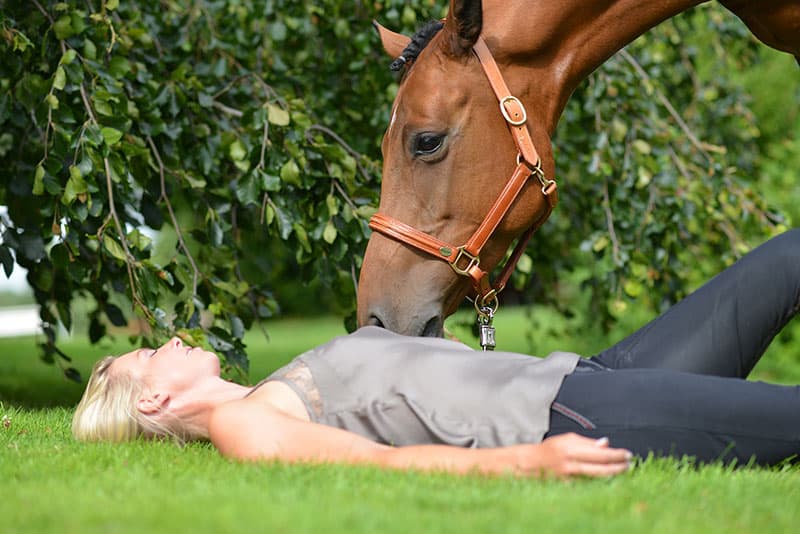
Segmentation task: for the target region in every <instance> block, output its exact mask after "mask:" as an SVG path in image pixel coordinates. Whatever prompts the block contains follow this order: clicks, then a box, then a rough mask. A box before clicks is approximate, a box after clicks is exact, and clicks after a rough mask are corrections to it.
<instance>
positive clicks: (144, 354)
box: [109, 337, 220, 393]
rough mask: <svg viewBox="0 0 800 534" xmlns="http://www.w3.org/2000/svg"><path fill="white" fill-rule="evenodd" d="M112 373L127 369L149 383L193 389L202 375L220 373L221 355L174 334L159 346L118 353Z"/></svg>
mask: <svg viewBox="0 0 800 534" xmlns="http://www.w3.org/2000/svg"><path fill="white" fill-rule="evenodd" d="M109 371H110V372H111V373H127V374H130V375H132V376H133V377H134V378H136V379H137V380H142V381H143V382H144V384H145V386H147V387H150V388H154V387H167V389H168V390H169V391H170V392H171V393H177V392H180V391H184V390H186V389H190V388H191V386H193V385H195V384H197V383H198V382H199V381H201V380H202V379H205V378H208V377H218V376H219V372H220V365H219V358H217V355H216V354H214V353H213V352H208V351H207V350H203V349H202V348H197V347H189V346H187V345H184V343H183V342H182V341H181V340H180V339H178V338H177V337H174V338H172V339H170V340H169V341H167V342H166V343H164V344H163V345H161V346H160V347H159V348H157V349H144V348H143V349H139V350H134V351H132V352H129V353H127V354H123V355H122V356H120V357H118V358H117V359H116V360H115V361H114V363H112V364H111V367H110V368H109Z"/></svg>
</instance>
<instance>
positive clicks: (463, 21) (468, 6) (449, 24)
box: [444, 0, 483, 56]
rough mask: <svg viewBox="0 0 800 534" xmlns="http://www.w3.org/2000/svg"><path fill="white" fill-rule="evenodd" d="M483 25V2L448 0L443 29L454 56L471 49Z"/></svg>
mask: <svg viewBox="0 0 800 534" xmlns="http://www.w3.org/2000/svg"><path fill="white" fill-rule="evenodd" d="M482 27H483V4H482V2H481V0H450V11H449V12H448V13H447V21H446V22H445V24H444V29H445V31H447V33H448V35H447V37H448V38H447V39H446V40H445V42H446V43H447V46H449V48H450V50H449V51H450V52H451V53H452V54H453V55H455V56H463V55H464V54H467V53H469V52H470V51H471V50H472V45H474V44H475V41H477V40H478V36H480V34H481V28H482Z"/></svg>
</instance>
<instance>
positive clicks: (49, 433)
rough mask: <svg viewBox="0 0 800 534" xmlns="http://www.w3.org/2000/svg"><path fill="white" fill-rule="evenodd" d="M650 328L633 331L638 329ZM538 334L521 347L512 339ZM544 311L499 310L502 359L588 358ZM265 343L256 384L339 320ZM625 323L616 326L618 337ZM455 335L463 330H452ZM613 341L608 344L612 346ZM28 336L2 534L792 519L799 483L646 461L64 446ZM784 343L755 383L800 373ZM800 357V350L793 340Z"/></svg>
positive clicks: (65, 416)
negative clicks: (431, 469)
mask: <svg viewBox="0 0 800 534" xmlns="http://www.w3.org/2000/svg"><path fill="white" fill-rule="evenodd" d="M643 320H644V318H641V317H640V318H639V319H638V320H637V319H633V321H634V322H641V321H643ZM531 321H532V322H533V324H535V325H536V327H537V332H543V334H542V335H537V336H536V338H535V341H534V343H533V345H534V346H533V347H532V346H531V340H529V339H527V338H526V336H525V335H521V334H520V333H521V332H524V331H526V330H527V328H523V325H526V324H530V322H531ZM568 326H569V325H568V324H564V323H563V322H562V320H560V319H557V318H555V317H553V316H551V315H550V314H548V313H546V312H544V311H542V310H538V311H536V312H534V313H533V316H528V315H527V314H526V313H524V312H522V311H520V310H517V311H512V310H503V311H502V313H501V314H500V315H499V316H498V340H499V343H500V345H501V348H504V349H508V350H532V351H533V352H535V353H537V354H545V353H546V352H549V351H550V350H555V349H557V348H569V349H573V350H579V351H582V352H593V351H595V350H598V349H599V348H601V347H602V346H604V344H607V343H608V342H609V339H608V338H606V337H605V336H602V335H600V334H597V335H591V336H585V337H584V338H582V339H580V340H576V341H575V342H574V344H571V345H570V346H569V347H566V346H564V344H563V343H560V342H559V340H558V339H557V338H555V337H554V335H553V332H559V331H563V329H564V328H568ZM267 327H268V329H269V333H270V336H271V342H269V343H268V342H267V341H266V340H265V339H264V337H263V335H261V334H260V333H257V332H254V333H252V334H250V335H249V337H248V338H247V341H248V346H249V347H250V352H251V369H252V373H251V378H252V379H253V380H257V379H258V378H261V377H262V376H263V375H264V374H266V373H267V372H269V371H270V370H272V369H274V368H276V367H278V366H280V365H282V363H283V362H285V361H288V360H289V359H290V358H291V357H292V356H294V355H295V354H296V353H298V352H301V351H303V350H305V349H307V348H309V347H311V346H314V345H317V344H319V343H321V342H324V341H326V340H328V339H330V338H331V337H332V336H334V335H336V334H338V333H342V332H343V328H342V326H341V321H339V320H338V319H333V318H320V319H309V320H302V321H299V320H285V321H277V322H275V323H272V324H268V325H267ZM630 327H631V325H627V326H626V325H622V326H620V331H625V330H624V329H626V328H630ZM451 329H452V330H454V331H456V332H461V331H462V330H461V329H459V327H457V326H452V324H451ZM618 335H619V333H612V335H611V339H612V340H613V339H614V338H615V336H618ZM34 341H35V340H34V339H33V338H16V339H2V340H0V488H3V490H2V492H0V531H2V532H4V533H5V532H149V531H156V532H172V531H178V532H189V531H191V532H195V531H196V532H331V531H334V532H336V531H341V532H351V531H356V532H409V531H425V532H429V531H430V532H465V531H466V532H497V531H501V532H528V531H531V530H534V529H536V530H545V531H581V532H583V531H586V532H589V531H592V532H595V531H600V532H634V531H635V532H651V531H652V532H677V531H681V532H708V531H715V532H721V531H726V530H728V531H737V532H760V531H769V532H782V531H783V532H790V531H794V530H795V529H796V526H797V524H798V522H800V506H798V503H800V471H798V469H797V468H786V469H739V470H730V469H725V468H722V467H719V466H710V467H704V468H701V469H695V468H691V467H689V466H688V465H686V464H682V463H680V462H678V461H647V462H644V463H643V464H642V465H639V466H637V467H636V468H635V469H634V470H633V471H632V472H630V473H628V474H625V475H623V476H621V477H618V478H616V479H613V480H599V481H598V480H591V481H589V480H580V481H571V482H558V481H535V480H534V481H528V480H519V479H511V478H495V479H489V478H484V477H477V476H474V477H453V476H447V475H442V474H434V475H420V474H417V473H397V472H387V471H381V470H378V469H369V468H352V467H339V466H321V467H320V466H316V467H309V466H284V465H279V464H269V465H242V464H237V463H234V462H230V461H227V460H225V459H223V458H221V457H220V456H219V455H218V454H217V453H216V451H215V450H214V449H213V448H212V447H210V446H209V445H207V444H191V445H189V446H186V447H183V448H179V447H176V446H174V445H171V444H168V443H144V442H137V443H131V444H125V445H108V444H85V443H77V442H75V441H73V440H72V439H71V437H70V435H69V420H70V417H71V407H72V406H73V405H74V403H75V401H76V400H77V398H78V397H79V396H80V393H81V388H80V386H74V385H72V384H70V383H67V382H65V381H64V380H63V379H62V378H61V376H60V373H59V370H58V368H55V367H52V366H46V365H43V364H42V363H40V362H39V361H38V360H37V358H36V357H35V349H34ZM790 341H791V339H789V340H788V341H787V340H784V341H782V342H779V343H777V344H776V345H777V347H776V348H775V351H773V349H771V352H770V354H768V355H767V356H766V357H765V358H766V359H767V360H769V359H773V360H775V361H776V362H777V363H776V367H775V368H773V369H768V370H767V371H762V373H766V375H765V376H768V375H769V374H770V373H773V374H777V377H778V378H779V379H782V380H789V378H787V377H791V376H800V373H798V371H797V369H796V367H797V366H798V365H797V362H796V360H797V359H798V358H796V357H793V356H794V354H796V352H794V354H793V350H792V346H791V343H790ZM63 346H64V348H65V350H66V351H67V352H68V353H70V354H72V355H74V357H75V361H74V365H75V366H76V367H77V368H78V369H80V370H81V371H82V372H83V373H84V374H86V373H88V369H89V368H90V366H91V364H92V362H93V361H94V360H95V359H97V358H98V357H100V356H102V355H104V354H107V353H117V352H122V351H125V350H129V349H130V348H131V347H130V346H129V345H128V344H127V341H126V340H125V339H124V338H120V339H118V340H117V341H116V342H115V343H109V344H107V345H104V346H101V347H88V346H87V343H86V341H85V340H81V339H71V340H67V341H66V342H65V343H64V344H63ZM795 346H797V344H796V343H795Z"/></svg>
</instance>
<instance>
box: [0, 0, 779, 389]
mask: <svg viewBox="0 0 800 534" xmlns="http://www.w3.org/2000/svg"><path fill="white" fill-rule="evenodd" d="M23 4H24V5H23ZM445 4H446V3H445V2H441V1H438V2H437V1H435V0H413V1H400V0H385V1H383V2H364V1H360V0H357V1H354V2H351V3H342V2H339V1H337V0H321V1H316V2H307V1H298V0H215V1H206V2H187V1H183V0H163V1H161V2H142V1H130V2H122V3H120V2H118V0H89V1H84V2H43V1H39V0H33V2H31V3H19V2H17V3H4V4H3V6H2V7H0V35H2V38H1V39H0V73H2V74H0V127H2V133H0V169H1V170H0V205H7V206H8V215H7V216H6V217H3V218H2V219H0V231H2V242H0V263H2V265H3V268H4V269H5V271H6V273H9V272H10V271H11V270H12V269H13V266H14V262H16V263H18V264H19V265H21V266H23V267H25V268H27V269H28V270H29V275H28V280H29V282H30V285H31V287H32V288H33V289H34V293H35V297H36V300H37V301H38V302H39V303H40V304H41V305H42V312H41V313H42V319H43V321H44V322H45V323H46V324H47V325H48V326H47V328H46V332H47V334H48V335H47V339H46V341H45V342H44V343H43V346H44V349H45V357H46V359H48V360H50V361H53V359H54V358H66V357H67V356H66V354H64V353H63V352H61V351H60V350H59V349H58V348H57V347H56V343H55V325H56V324H57V323H59V322H60V323H62V324H64V325H65V326H66V327H67V328H69V327H70V326H71V324H72V317H71V315H72V312H71V303H72V302H73V301H74V299H75V298H77V297H79V296H80V297H84V296H85V297H88V298H89V299H90V301H92V302H93V303H94V304H93V306H94V307H93V308H92V310H91V311H90V312H89V336H90V338H91V340H92V341H97V340H99V339H101V338H103V337H104V335H105V334H106V332H107V328H108V326H109V325H122V324H125V323H127V322H128V321H129V320H130V319H131V316H132V315H135V316H136V317H138V318H140V319H141V320H142V321H144V322H145V323H146V324H147V325H149V326H150V327H151V328H152V330H150V331H149V333H147V334H146V337H147V338H150V339H147V340H146V341H148V342H151V343H152V342H156V338H163V337H164V336H165V335H167V334H168V333H171V332H176V333H177V334H178V335H181V336H183V337H184V338H186V339H187V340H189V341H190V342H199V343H203V342H207V343H208V344H210V345H211V346H212V347H213V348H214V349H216V350H217V351H218V352H220V353H222V354H224V355H225V356H226V358H227V360H228V362H229V363H231V364H233V365H234V366H238V367H240V368H241V367H244V366H246V358H245V355H244V345H243V343H242V335H243V333H244V331H245V330H247V329H248V328H249V327H250V326H251V325H252V324H253V323H254V322H256V321H258V320H260V319H262V318H265V317H269V316H271V315H273V314H275V313H277V312H278V310H279V304H280V303H281V302H284V303H285V302H286V301H287V300H288V299H290V298H297V297H295V294H294V293H292V292H283V291H282V289H283V288H282V287H281V285H282V284H283V285H285V283H286V282H287V281H289V280H291V283H297V280H302V281H305V282H311V281H312V280H315V279H318V280H319V283H321V284H322V286H324V287H326V288H328V289H327V290H328V291H330V292H332V293H333V294H334V295H335V299H336V301H337V302H338V303H339V306H340V312H341V313H342V314H343V315H345V316H347V317H349V323H348V326H349V327H350V328H352V327H353V326H354V325H353V323H352V317H353V315H352V312H353V308H354V298H353V297H354V284H355V277H356V274H357V271H358V268H359V266H360V261H361V254H362V252H363V248H364V245H365V242H366V239H367V237H368V235H369V231H368V229H367V225H366V221H367V219H368V217H369V216H370V215H371V213H372V212H373V210H374V206H375V204H376V198H377V188H378V174H379V169H378V163H377V162H378V159H379V157H380V154H379V141H380V136H381V134H382V131H383V129H384V125H385V124H386V123H387V121H388V117H387V114H388V110H389V106H390V102H391V100H392V98H393V96H394V94H395V92H396V89H397V82H396V80H395V79H393V78H392V76H391V74H390V73H389V71H388V69H387V68H386V66H387V61H386V58H384V56H383V53H382V51H381V50H380V46H379V44H378V40H377V38H376V36H375V35H374V31H373V30H372V28H371V24H370V21H371V20H372V19H378V20H380V21H381V22H382V23H384V24H385V25H387V26H389V27H391V28H393V29H396V30H400V31H404V32H405V33H411V32H412V31H413V30H414V29H415V27H416V26H417V25H418V24H419V23H420V22H422V21H424V20H428V19H431V18H437V17H440V16H442V15H443V14H444V9H445V7H446V6H445ZM723 13H724V12H723V11H722V10H721V8H720V7H719V6H711V7H703V8H701V9H698V10H695V11H694V12H693V13H692V14H689V15H687V16H682V17H678V18H676V19H673V20H671V21H669V22H667V23H665V24H663V25H661V26H660V27H659V28H657V29H656V30H655V31H653V32H650V33H649V34H648V35H647V36H646V37H644V38H642V39H640V40H639V41H637V43H635V44H633V45H632V46H630V47H629V48H628V50H627V51H626V52H625V53H623V54H621V55H618V56H616V57H615V58H613V59H612V60H611V61H609V62H608V63H607V65H605V66H604V67H602V68H601V69H599V70H598V72H596V73H595V74H593V75H592V76H591V77H590V79H589V80H588V81H587V82H586V84H585V85H584V86H583V87H581V88H580V89H579V91H578V92H577V93H576V94H575V96H574V97H573V99H572V100H571V102H570V104H569V106H568V108H567V110H566V112H565V115H564V117H563V119H562V124H561V126H560V128H559V131H558V133H557V136H556V139H555V144H556V148H557V153H556V157H557V161H558V164H559V172H560V179H561V183H562V186H561V191H562V204H561V206H560V207H559V209H558V212H557V214H556V216H555V217H554V219H553V222H551V223H548V225H547V226H545V228H544V229H543V230H542V232H540V234H539V235H538V236H537V237H536V239H534V246H533V247H532V248H531V250H530V252H529V254H530V257H529V258H527V260H526V261H525V262H523V264H522V270H521V273H520V275H519V276H518V277H517V279H516V282H517V284H518V285H520V286H522V285H524V284H525V283H528V282H529V281H530V279H534V280H538V281H545V280H546V281H547V283H548V285H550V284H555V283H556V281H557V280H560V281H561V282H562V283H561V287H568V286H569V284H570V283H572V281H573V279H575V278H576V277H575V276H573V275H564V273H570V272H577V273H580V275H579V276H577V279H578V280H579V281H583V283H584V284H586V286H587V287H590V288H591V291H592V292H593V294H594V295H595V298H594V299H593V302H594V305H595V306H596V307H597V308H598V311H599V315H598V317H600V318H601V319H602V322H603V323H604V324H611V322H613V320H614V317H615V316H616V315H618V314H619V313H620V312H621V311H622V310H623V309H624V308H625V306H626V303H627V302H628V300H629V299H633V298H643V297H644V296H645V294H652V295H653V302H654V304H655V305H656V306H659V305H661V303H662V302H663V303H666V302H669V301H672V300H674V299H675V298H677V297H679V296H680V295H681V294H682V292H683V291H684V290H685V288H686V286H687V284H690V283H692V280H691V276H690V273H692V272H697V270H698V269H697V267H698V261H699V262H700V265H699V266H700V267H702V268H703V269H706V270H713V269H715V268H718V267H719V265H720V264H721V263H724V262H728V261H730V260H731V259H732V258H733V257H735V256H736V255H737V254H740V253H741V252H742V251H743V250H744V249H746V248H747V244H748V243H750V242H753V241H758V240H761V239H763V237H764V235H765V234H767V233H774V232H777V231H779V230H780V229H781V228H782V227H781V224H780V223H781V220H780V217H778V216H777V215H774V214H772V213H770V212H769V210H768V209H767V207H766V206H765V205H764V202H763V200H762V199H761V198H760V197H759V196H758V194H757V191H756V190H755V189H751V188H749V184H751V183H752V176H753V175H755V173H754V172H753V171H754V170H755V169H756V166H757V164H758V160H757V156H758V147H757V145H756V143H755V136H756V135H757V131H756V130H755V128H754V127H753V125H752V115H751V114H750V112H749V111H748V109H747V107H746V103H747V97H746V95H745V94H743V93H742V92H741V90H739V89H737V88H736V87H734V86H733V85H732V84H731V83H730V81H729V80H728V79H727V78H726V77H725V76H723V75H722V72H723V71H724V70H727V69H730V68H731V67H732V66H734V64H738V63H741V64H742V65H747V64H748V62H749V58H750V57H751V56H752V49H753V46H752V41H751V40H750V38H749V37H747V35H749V33H748V32H747V31H746V30H744V29H743V26H741V24H740V23H738V22H737V21H736V20H735V19H734V18H733V17H732V16H724V15H723ZM723 51H725V52H723ZM709 57H710V58H712V59H713V60H714V61H708V58H709ZM701 60H704V61H701ZM699 63H702V64H703V65H712V67H709V68H708V69H706V72H703V73H702V76H698V75H697V74H696V70H697V64H699ZM148 229H155V230H161V232H160V234H159V235H160V236H161V237H160V239H161V241H160V242H159V243H157V244H154V243H153V242H152V241H151V239H152V233H151V232H150V231H149V230H148ZM165 236H173V237H172V238H171V239H170V238H168V237H165ZM165 240H166V245H165ZM156 245H158V246H156ZM531 260H532V261H531ZM534 265H535V267H536V269H535V273H536V276H535V277H531V276H530V275H531V274H532V273H533V272H534V270H533V266H534ZM542 295H550V298H557V299H558V300H559V302H560V303H561V304H560V306H561V308H562V309H565V310H566V309H567V308H568V307H569V306H570V305H571V303H572V302H573V301H571V300H570V299H569V298H568V297H569V294H568V292H564V291H562V292H550V291H548V292H543V293H539V294H538V296H539V297H541V296H542ZM311 305H318V302H316V301H315V302H313V303H312V304H311ZM67 369H68V370H69V369H71V368H70V367H67ZM68 372H69V373H74V371H68Z"/></svg>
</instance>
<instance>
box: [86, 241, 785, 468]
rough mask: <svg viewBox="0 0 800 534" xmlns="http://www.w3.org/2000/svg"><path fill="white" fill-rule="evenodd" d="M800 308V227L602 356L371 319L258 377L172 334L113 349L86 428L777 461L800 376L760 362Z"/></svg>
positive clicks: (421, 452)
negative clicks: (146, 344)
mask: <svg viewBox="0 0 800 534" xmlns="http://www.w3.org/2000/svg"><path fill="white" fill-rule="evenodd" d="M798 307H800V230H793V231H790V232H787V233H785V234H783V235H781V236H779V237H776V238H774V239H772V240H771V241H769V242H767V243H766V244H764V245H762V246H761V247H759V248H758V249H756V250H754V251H753V252H751V253H750V254H748V255H747V256H745V257H744V258H742V259H741V260H740V261H738V262H737V263H736V264H734V265H733V266H731V267H730V268H728V269H727V270H726V271H724V272H723V273H722V274H720V275H718V276H717V277H715V278H714V279H712V280H711V281H709V282H708V283H707V284H706V285H704V286H703V287H702V288H700V289H699V290H698V291H696V292H695V293H693V294H692V295H690V296H689V297H687V298H686V299H685V300H684V301H682V302H681V303H679V304H677V305H675V306H674V307H673V308H671V309H670V310H669V311H667V312H666V313H665V314H663V315H662V316H661V317H659V318H657V319H655V320H654V321H653V322H651V323H650V324H648V325H646V326H645V327H644V328H642V329H640V330H639V331H637V332H636V333H634V334H633V335H631V336H629V337H628V338H626V339H625V340H623V341H622V342H620V343H618V344H617V345H615V346H613V347H611V348H610V349H608V350H606V351H604V352H602V353H600V354H598V355H596V356H593V357H592V358H588V359H583V358H580V357H579V356H577V355H575V354H570V353H562V352H559V353H553V354H551V355H549V356H548V357H547V358H544V359H541V358H534V357H530V356H527V355H522V354H513V353H504V352H494V353H483V352H477V351H473V350H472V349H470V348H469V347H467V346H465V345H462V344H460V343H457V342H454V341H448V340H445V339H430V338H409V337H403V336H399V335H397V334H393V333H391V332H388V331H386V330H383V329H380V328H377V327H365V328H362V329H360V330H358V331H356V332H355V333H353V334H351V335H349V336H342V337H339V338H336V339H334V340H333V341H331V342H329V343H327V344H325V345H322V346H320V347H317V348H315V349H313V350H311V351H309V352H306V353H305V354H302V355H300V356H298V357H297V358H295V360H294V361H292V362H291V363H290V364H288V365H287V366H285V367H283V368H282V369H280V370H278V371H276V372H275V373H273V374H272V375H271V376H270V377H268V378H266V379H265V380H264V381H262V382H260V383H259V384H257V385H256V386H255V387H245V386H241V385H238V384H235V383H232V382H228V381H226V380H223V379H221V378H220V376H219V371H220V367H219V360H218V358H217V356H216V355H215V354H213V353H210V352H207V351H205V350H202V349H200V348H189V347H187V346H184V345H183V344H182V343H181V341H180V340H178V339H172V340H171V341H169V342H168V343H166V344H165V345H163V346H162V347H160V348H159V349H157V350H151V349H140V350H137V351H133V352H130V353H128V354H125V355H123V356H120V357H118V358H114V357H107V358H105V359H103V360H101V361H100V362H98V363H97V365H96V366H95V368H94V370H93V372H92V376H91V378H90V380H89V384H88V386H87V388H86V392H85V393H84V395H83V399H82V400H81V402H80V404H79V405H78V408H77V411H76V413H75V417H74V419H73V425H72V430H73V434H74V435H75V437H76V438H78V439H81V440H89V441H95V440H110V441H124V440H129V439H133V438H136V437H137V436H145V437H157V436H172V437H175V438H177V439H179V440H192V439H210V440H211V442H212V443H213V444H214V445H215V446H216V447H217V448H218V449H219V450H220V451H221V453H222V454H223V455H225V456H230V457H232V458H238V459H246V460H271V459H275V460H280V461H286V462H297V461H303V462H306V461H307V462H341V463H348V464H373V465H378V466H385V467H391V468H400V469H418V470H442V471H449V472H455V473H466V472H480V473H506V472H508V473H513V474H519V475H530V476H570V475H586V476H610V475H615V474H618V473H621V472H623V471H625V470H626V469H627V468H628V465H629V461H630V458H631V454H632V453H633V454H636V455H642V456H644V455H647V454H648V453H651V452H652V453H655V454H656V455H664V456H666V455H673V456H683V455H690V456H693V457H695V458H696V459H697V460H698V461H701V462H711V461H715V460H722V461H725V462H729V461H736V462H738V463H746V462H748V461H750V460H751V459H755V461H756V462H757V463H759V464H775V463H778V462H781V461H782V460H784V459H786V458H788V457H791V456H792V455H795V454H797V453H798V452H800V388H798V387H790V386H779V385H774V384H766V383H761V382H748V381H746V380H744V378H745V377H746V376H747V375H748V373H749V372H750V371H751V370H752V368H753V366H755V364H756V363H757V362H758V359H759V358H760V356H761V354H762V353H763V352H764V350H765V349H766V347H767V346H768V345H769V343H770V341H771V340H772V338H773V337H774V336H775V335H776V334H777V333H778V332H779V331H780V330H781V328H783V326H784V325H785V324H786V323H787V322H788V321H789V320H790V319H791V318H792V317H793V316H794V315H795V314H796V313H797V311H798ZM609 443H611V444H613V445H614V446H615V447H621V448H611V447H610V445H609Z"/></svg>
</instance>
